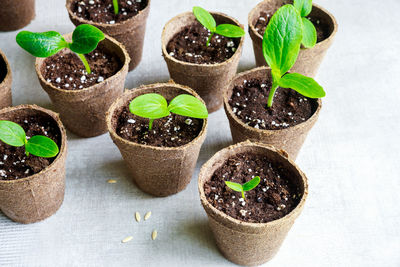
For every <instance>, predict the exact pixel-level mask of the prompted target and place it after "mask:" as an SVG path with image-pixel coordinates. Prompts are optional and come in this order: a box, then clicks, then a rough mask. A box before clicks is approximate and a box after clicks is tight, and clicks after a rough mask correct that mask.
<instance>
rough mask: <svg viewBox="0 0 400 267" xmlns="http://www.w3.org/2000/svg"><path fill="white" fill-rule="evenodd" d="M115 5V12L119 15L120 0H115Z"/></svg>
mask: <svg viewBox="0 0 400 267" xmlns="http://www.w3.org/2000/svg"><path fill="white" fill-rule="evenodd" d="M113 6H114V14H115V15H117V14H118V13H119V6H118V0H113Z"/></svg>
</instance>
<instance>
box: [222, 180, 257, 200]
mask: <svg viewBox="0 0 400 267" xmlns="http://www.w3.org/2000/svg"><path fill="white" fill-rule="evenodd" d="M260 181H261V180H260V177H259V176H256V177H254V178H253V179H251V180H250V181H248V182H246V183H244V184H243V185H241V184H239V183H234V182H230V181H225V184H226V186H228V187H229V188H230V189H232V190H233V191H236V192H241V193H242V198H243V199H244V200H246V196H245V195H244V192H247V191H250V190H252V189H254V188H256V187H257V185H258V184H259V183H260Z"/></svg>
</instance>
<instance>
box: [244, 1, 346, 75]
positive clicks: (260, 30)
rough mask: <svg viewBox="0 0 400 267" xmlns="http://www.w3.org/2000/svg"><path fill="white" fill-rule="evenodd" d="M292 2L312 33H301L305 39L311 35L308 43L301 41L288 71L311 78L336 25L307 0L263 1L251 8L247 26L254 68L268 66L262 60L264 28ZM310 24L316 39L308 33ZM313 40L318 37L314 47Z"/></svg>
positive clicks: (318, 7)
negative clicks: (273, 16) (280, 9)
mask: <svg viewBox="0 0 400 267" xmlns="http://www.w3.org/2000/svg"><path fill="white" fill-rule="evenodd" d="M291 3H293V4H294V5H295V6H296V7H297V8H298V10H299V13H300V14H301V15H302V20H303V24H305V25H306V27H307V28H311V30H309V31H307V32H308V34H307V33H306V34H304V36H310V35H311V37H309V38H308V40H309V41H308V43H307V42H302V48H301V50H300V53H299V57H298V59H297V62H296V63H295V64H294V66H293V67H292V69H291V71H292V72H297V73H300V74H303V75H306V76H310V77H314V76H315V75H316V74H317V71H318V68H319V66H320V64H321V62H322V60H323V59H324V57H325V54H326V52H327V51H328V49H329V47H330V46H331V45H332V42H333V40H334V37H335V35H336V32H337V28H338V25H337V22H336V19H335V17H334V16H333V15H332V14H330V13H329V12H328V11H327V10H325V9H324V8H322V7H320V6H319V5H316V4H312V1H310V0H307V1H299V0H296V1H294V2H293V1H290V0H264V1H262V2H261V3H259V4H258V5H257V6H256V7H255V8H253V10H252V11H251V12H250V13H249V16H248V24H249V34H250V37H251V39H252V41H253V49H254V55H255V58H256V64H257V66H265V65H268V64H267V62H266V60H265V59H264V56H263V49H262V40H263V35H264V30H265V27H266V25H267V23H269V20H270V18H271V17H272V15H273V14H274V13H275V12H276V11H277V10H278V8H280V7H281V6H283V5H285V4H291ZM311 6H312V8H311ZM310 9H311V11H310ZM308 12H310V13H308ZM310 22H312V23H310ZM312 25H315V26H316V27H315V28H316V29H317V30H316V35H317V36H313V35H314V34H313V33H309V32H312V31H313V30H312ZM315 37H317V43H316V44H315V45H313V44H314V41H315V39H314V38H315ZM307 44H308V45H307ZM307 47H308V48H307Z"/></svg>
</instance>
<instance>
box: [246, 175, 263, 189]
mask: <svg viewBox="0 0 400 267" xmlns="http://www.w3.org/2000/svg"><path fill="white" fill-rule="evenodd" d="M260 181H261V180H260V177H259V176H256V177H254V178H253V179H251V180H250V181H248V182H246V183H245V184H243V191H250V190H252V189H253V188H255V187H256V186H257V185H258V184H259V183H260Z"/></svg>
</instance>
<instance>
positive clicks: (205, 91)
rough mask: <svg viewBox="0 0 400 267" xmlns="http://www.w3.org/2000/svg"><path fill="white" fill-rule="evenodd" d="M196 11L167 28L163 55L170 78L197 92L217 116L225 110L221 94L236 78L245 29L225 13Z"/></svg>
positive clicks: (187, 13) (164, 36)
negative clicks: (231, 80) (233, 78)
mask: <svg viewBox="0 0 400 267" xmlns="http://www.w3.org/2000/svg"><path fill="white" fill-rule="evenodd" d="M193 11H194V13H193V12H186V13H183V14H180V15H178V16H176V17H174V18H172V19H171V20H170V21H169V22H168V23H167V24H166V25H165V27H164V30H163V32H162V36H161V42H162V53H163V56H164V59H165V61H166V63H167V66H168V70H169V73H170V76H171V78H172V79H173V80H174V81H175V82H176V83H179V84H183V85H187V86H189V87H190V88H192V89H194V90H195V91H196V92H197V93H198V94H199V95H200V96H201V97H202V98H203V99H204V101H205V102H206V105H207V109H208V111H209V112H214V111H216V110H218V109H219V108H220V107H221V106H222V92H223V90H224V89H225V87H226V85H227V83H228V82H229V80H230V79H231V78H232V77H233V76H234V75H235V74H236V71H237V66H238V64H239V59H240V56H241V53H242V46H243V41H244V37H243V35H244V31H243V30H242V28H243V26H242V25H241V24H240V23H239V22H238V21H237V20H235V19H233V18H231V17H229V16H227V15H225V14H222V13H216V12H211V14H210V13H208V12H207V11H205V10H204V9H202V8H199V7H195V8H194V9H193ZM195 15H196V16H195ZM209 31H210V32H209ZM229 36H230V37H229ZM240 36H242V37H240ZM182 44H184V45H182ZM218 51H219V53H218ZM215 54H218V56H215Z"/></svg>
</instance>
